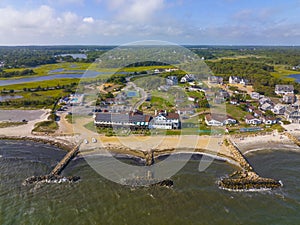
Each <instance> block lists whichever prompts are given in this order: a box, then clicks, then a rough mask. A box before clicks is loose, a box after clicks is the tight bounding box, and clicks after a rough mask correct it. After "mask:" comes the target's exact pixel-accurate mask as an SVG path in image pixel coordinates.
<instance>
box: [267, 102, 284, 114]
mask: <svg viewBox="0 0 300 225" xmlns="http://www.w3.org/2000/svg"><path fill="white" fill-rule="evenodd" d="M285 108H286V107H285V105H282V104H277V105H275V106H274V108H273V109H271V110H272V112H273V113H274V114H277V115H283V114H284V112H285Z"/></svg>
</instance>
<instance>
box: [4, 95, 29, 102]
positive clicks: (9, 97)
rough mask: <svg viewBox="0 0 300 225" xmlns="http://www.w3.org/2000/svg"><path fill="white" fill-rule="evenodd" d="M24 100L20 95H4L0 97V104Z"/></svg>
mask: <svg viewBox="0 0 300 225" xmlns="http://www.w3.org/2000/svg"><path fill="white" fill-rule="evenodd" d="M19 98H23V96H20V95H2V96H0V102H4V101H6V100H11V99H19Z"/></svg>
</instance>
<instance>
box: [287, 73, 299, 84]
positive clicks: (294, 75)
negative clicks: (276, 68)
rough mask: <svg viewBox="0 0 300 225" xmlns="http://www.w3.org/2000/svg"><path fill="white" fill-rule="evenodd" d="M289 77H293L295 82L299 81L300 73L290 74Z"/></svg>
mask: <svg viewBox="0 0 300 225" xmlns="http://www.w3.org/2000/svg"><path fill="white" fill-rule="evenodd" d="M288 77H289V78H294V79H295V81H296V82H297V83H300V74H291V75H289V76H288Z"/></svg>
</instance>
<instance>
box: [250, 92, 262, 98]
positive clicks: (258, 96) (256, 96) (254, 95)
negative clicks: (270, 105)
mask: <svg viewBox="0 0 300 225" xmlns="http://www.w3.org/2000/svg"><path fill="white" fill-rule="evenodd" d="M250 96H251V98H252V99H259V98H260V94H259V93H257V92H251V94H250Z"/></svg>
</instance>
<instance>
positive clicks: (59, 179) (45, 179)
mask: <svg viewBox="0 0 300 225" xmlns="http://www.w3.org/2000/svg"><path fill="white" fill-rule="evenodd" d="M78 180H80V177H78V176H69V177H63V176H58V175H45V176H32V177H28V178H27V179H26V180H25V181H24V182H23V183H22V184H23V185H24V186H25V185H30V184H35V183H66V182H68V183H73V182H76V181H78Z"/></svg>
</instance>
